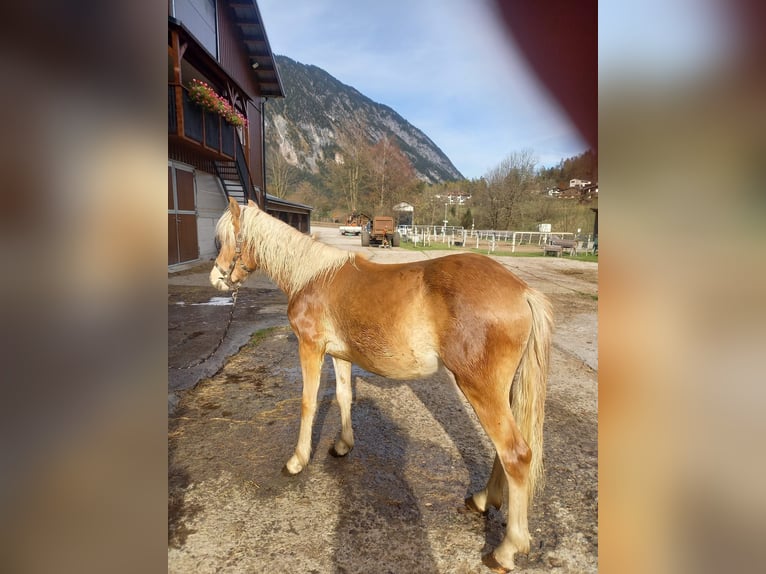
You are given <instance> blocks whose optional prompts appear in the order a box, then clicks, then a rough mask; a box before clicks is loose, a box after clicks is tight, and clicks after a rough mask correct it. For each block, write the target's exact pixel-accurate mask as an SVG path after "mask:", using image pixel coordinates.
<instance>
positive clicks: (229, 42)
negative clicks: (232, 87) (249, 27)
mask: <svg viewBox="0 0 766 574" xmlns="http://www.w3.org/2000/svg"><path fill="white" fill-rule="evenodd" d="M218 50H219V52H220V53H219V57H218V60H219V61H220V63H221V66H222V67H223V69H224V70H226V71H227V72H228V73H229V75H230V76H231V77H232V78H234V79H235V80H236V81H237V83H238V84H239V85H240V86H242V87H243V88H244V89H245V90H247V91H248V92H249V93H250V95H251V96H252V97H254V98H255V97H257V96H259V95H260V90H259V89H258V84H257V82H256V81H255V77H254V74H253V70H252V69H251V68H250V61H249V59H248V57H247V52H246V51H245V47H244V45H243V44H242V39H241V38H240V37H239V31H238V30H237V28H236V27H235V26H234V23H233V22H232V21H231V15H230V12H229V7H228V6H227V5H226V3H225V2H223V1H222V0H218Z"/></svg>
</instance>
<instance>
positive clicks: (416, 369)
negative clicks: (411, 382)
mask: <svg viewBox="0 0 766 574" xmlns="http://www.w3.org/2000/svg"><path fill="white" fill-rule="evenodd" d="M327 352H328V353H329V354H330V355H332V356H334V357H339V358H341V359H345V360H347V361H350V362H352V363H354V364H355V365H358V366H360V367H362V368H363V369H364V370H366V371H370V372H371V373H375V374H376V375H380V376H382V377H386V378H389V379H399V380H402V379H417V378H420V377H427V376H429V375H433V374H434V373H435V372H436V371H438V370H439V365H440V360H439V355H438V353H436V351H434V350H432V349H427V348H424V349H414V348H411V347H407V346H405V347H400V348H397V349H393V348H380V347H376V346H371V347H369V348H353V347H352V346H349V345H337V346H333V345H330V346H328V348H327Z"/></svg>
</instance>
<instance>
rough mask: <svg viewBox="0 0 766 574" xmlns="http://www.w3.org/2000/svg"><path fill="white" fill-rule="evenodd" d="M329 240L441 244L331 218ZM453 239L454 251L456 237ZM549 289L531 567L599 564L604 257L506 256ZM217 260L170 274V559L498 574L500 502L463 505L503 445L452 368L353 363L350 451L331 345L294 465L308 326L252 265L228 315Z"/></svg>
mask: <svg viewBox="0 0 766 574" xmlns="http://www.w3.org/2000/svg"><path fill="white" fill-rule="evenodd" d="M315 233H317V235H318V236H319V238H320V240H322V241H325V242H327V243H330V244H334V245H337V246H339V247H343V248H347V249H350V250H356V251H364V252H366V253H367V255H368V257H370V259H372V260H375V261H380V262H385V261H391V262H394V261H405V260H413V259H418V258H423V257H437V256H440V255H444V254H446V253H445V252H434V251H429V252H413V251H406V250H402V249H378V248H362V247H361V246H360V245H359V239H358V238H354V237H348V238H344V237H341V236H340V235H339V234H338V232H337V230H336V229H332V228H315ZM453 251H454V250H453ZM496 259H497V260H498V261H500V262H501V263H503V264H504V265H506V266H507V267H508V268H509V269H511V270H512V271H513V272H514V273H516V274H517V275H519V276H520V277H521V278H522V279H524V280H525V281H527V282H528V283H530V284H531V285H532V286H533V287H535V288H537V289H539V290H541V291H543V292H544V293H546V294H547V295H548V296H549V297H550V298H551V300H552V301H553V304H554V309H555V313H556V320H557V331H556V335H555V337H554V347H553V353H552V364H551V372H550V379H549V390H548V399H547V402H546V428H545V441H546V444H545V449H546V451H545V461H546V485H545V488H544V490H543V491H542V492H541V494H540V495H538V497H537V498H536V499H535V502H534V504H533V506H532V507H531V510H530V515H529V522H530V531H531V534H532V537H533V541H532V549H531V551H530V553H529V554H528V555H518V556H517V560H516V564H517V569H519V570H523V571H526V572H543V571H545V572H548V571H555V572H595V571H596V570H597V549H598V541H597V537H598V526H597V524H598V522H597V508H598V490H597V488H598V487H597V484H598V483H597V371H598V355H597V348H598V341H597V330H598V327H597V305H598V303H597V294H598V279H597V269H598V267H597V264H595V263H584V262H579V261H571V260H569V259H568V258H553V257H549V258H545V259H543V258H507V257H497V258H496ZM210 267H211V263H206V264H204V265H201V266H198V267H196V268H193V269H190V270H187V271H183V272H180V273H174V274H172V275H171V276H169V278H168V282H169V287H168V307H169V309H168V312H169V325H168V346H169V363H170V364H169V394H168V411H169V507H168V509H169V524H168V536H169V545H168V570H169V572H177V573H182V572H183V573H186V572H232V573H233V572H243V573H244V572H283V571H300V572H317V573H319V572H322V573H324V572H333V573H335V572H349V573H350V572H359V573H362V572H365V573H366V572H444V573H452V572H454V573H469V572H476V573H479V572H489V570H488V569H487V568H486V567H484V566H483V565H482V563H481V556H482V555H483V554H485V553H487V552H488V551H490V550H491V549H492V548H493V547H494V546H495V545H496V544H497V543H498V542H499V541H500V539H501V537H502V535H503V531H504V527H503V521H504V520H505V517H504V511H503V512H500V511H495V510H494V509H493V510H492V511H491V512H490V513H489V514H488V515H487V516H486V517H484V516H479V515H474V514H471V513H467V512H465V511H464V509H463V499H464V498H465V497H466V496H467V495H468V494H469V493H472V492H474V491H475V490H478V489H480V488H482V487H483V485H484V483H485V482H486V479H487V477H488V475H489V471H490V468H491V463H492V452H491V448H490V445H489V443H488V440H487V438H486V436H485V434H484V432H483V430H482V429H481V427H480V426H479V424H478V422H477V421H476V418H475V416H474V414H473V412H472V411H471V409H470V407H469V406H468V405H467V403H466V401H465V399H464V398H463V397H462V395H461V394H460V392H459V391H458V390H457V388H456V387H455V386H454V385H453V384H452V383H451V381H450V380H449V379H448V378H447V377H446V376H445V375H444V374H443V373H438V374H437V375H435V376H433V377H430V378H428V379H424V380H417V381H409V382H407V383H402V382H397V381H391V380H388V379H383V378H381V377H378V376H376V375H372V374H370V373H367V372H365V371H362V370H360V369H358V368H356V367H355V368H354V371H353V379H354V404H353V407H352V413H353V414H352V416H353V421H354V430H355V435H356V445H355V448H354V450H353V451H352V452H351V453H350V454H349V455H348V456H347V457H345V458H342V459H336V458H333V457H331V456H330V455H329V454H328V450H329V448H330V446H331V444H332V442H333V441H334V439H335V437H336V435H337V434H338V432H339V429H340V422H339V412H338V407H337V404H336V403H335V402H334V384H333V383H334V379H333V374H332V363H331V361H330V359H329V358H328V359H327V360H326V361H325V365H324V371H323V378H322V385H321V388H320V397H319V398H320V401H319V410H318V414H317V418H316V421H315V424H314V436H313V446H314V448H313V455H312V461H311V464H310V465H309V466H308V468H307V469H306V470H304V471H303V472H302V473H301V474H300V475H299V476H297V477H290V478H288V477H285V476H283V475H282V474H281V472H280V471H281V469H282V466H283V465H284V463H285V462H286V461H287V459H288V458H289V456H290V455H291V454H292V451H293V448H294V446H295V444H294V443H295V440H296V438H297V430H298V423H299V416H300V395H301V380H300V368H299V364H298V354H297V340H296V338H295V337H294V335H293V334H292V332H291V331H290V329H289V327H288V326H287V319H286V315H285V313H286V305H287V299H286V297H285V295H284V294H282V293H281V292H280V291H279V290H278V289H277V288H276V287H275V286H274V285H273V283H271V281H270V280H269V279H268V278H266V277H264V276H263V275H259V274H256V275H255V276H254V277H251V278H250V279H249V280H248V282H247V283H246V287H243V288H242V289H241V290H240V294H239V298H238V301H237V306H236V308H235V312H234V320H233V322H232V326H231V328H230V329H229V332H228V334H227V336H226V337H225V339H224V343H223V345H222V346H221V349H220V350H219V351H218V352H217V353H216V354H215V355H213V357H211V358H210V359H209V360H207V361H206V362H204V363H202V364H201V365H197V366H194V367H192V368H184V367H186V366H187V365H189V364H191V363H194V362H196V361H197V360H198V359H199V358H200V357H203V356H205V355H206V354H208V353H209V352H210V350H211V349H213V348H214V346H215V345H216V343H217V342H218V340H219V339H220V336H221V334H222V332H223V328H224V326H225V323H226V321H227V319H228V315H229V309H230V306H229V301H228V300H227V298H226V294H224V293H220V292H218V291H215V290H214V289H213V288H212V287H210V286H209V283H208V280H207V275H208V274H209V271H210Z"/></svg>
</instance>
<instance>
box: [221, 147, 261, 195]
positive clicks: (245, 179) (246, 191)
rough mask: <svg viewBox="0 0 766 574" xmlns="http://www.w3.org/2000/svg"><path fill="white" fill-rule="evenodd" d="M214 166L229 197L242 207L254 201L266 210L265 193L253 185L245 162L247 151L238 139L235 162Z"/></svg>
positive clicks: (225, 162)
mask: <svg viewBox="0 0 766 574" xmlns="http://www.w3.org/2000/svg"><path fill="white" fill-rule="evenodd" d="M214 164H215V172H216V175H217V176H218V179H220V180H221V184H222V185H223V190H224V192H225V193H226V196H227V197H233V198H234V200H235V201H236V202H237V203H239V204H240V205H247V201H248V200H249V199H252V200H253V201H255V202H256V203H257V204H258V205H259V206H260V207H261V209H263V208H264V199H265V198H264V196H263V192H262V191H261V190H260V188H258V187H257V186H256V185H255V184H253V179H252V178H251V177H250V170H249V169H248V167H247V162H246V161H245V150H244V149H243V148H242V143H241V142H240V141H239V139H238V138H237V149H236V152H235V160H234V161H230V160H229V161H215V162H214Z"/></svg>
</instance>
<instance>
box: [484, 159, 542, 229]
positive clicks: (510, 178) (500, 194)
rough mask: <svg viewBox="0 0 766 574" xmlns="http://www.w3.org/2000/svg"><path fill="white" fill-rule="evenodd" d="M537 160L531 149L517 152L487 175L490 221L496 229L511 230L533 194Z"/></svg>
mask: <svg viewBox="0 0 766 574" xmlns="http://www.w3.org/2000/svg"><path fill="white" fill-rule="evenodd" d="M536 165H537V158H536V157H535V154H534V152H533V151H532V150H531V149H524V150H521V151H516V152H513V153H512V154H510V155H509V156H508V157H506V158H505V159H504V160H503V161H502V162H500V164H499V165H498V166H497V167H495V168H493V169H491V170H490V171H489V172H488V173H487V175H486V181H487V187H486V198H487V205H486V206H485V207H486V208H487V209H488V213H487V215H488V217H489V221H490V224H491V225H492V228H493V229H501V228H504V229H510V227H511V224H512V221H513V219H514V217H515V216H516V215H517V213H516V211H517V210H518V206H519V204H520V202H521V201H522V199H523V198H524V197H525V195H526V194H528V192H529V191H530V189H531V187H532V185H533V182H534V178H535V166H536Z"/></svg>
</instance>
